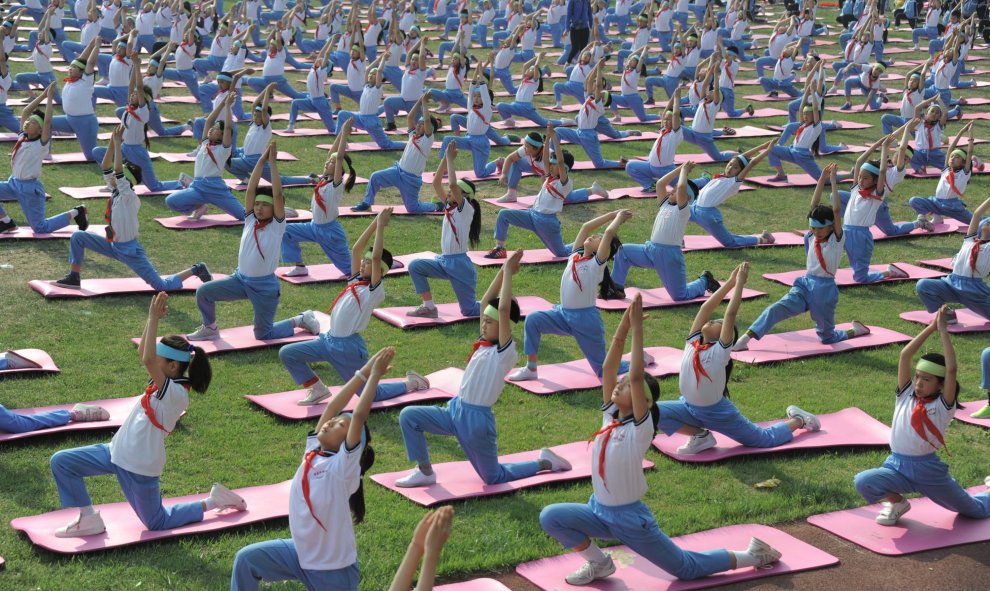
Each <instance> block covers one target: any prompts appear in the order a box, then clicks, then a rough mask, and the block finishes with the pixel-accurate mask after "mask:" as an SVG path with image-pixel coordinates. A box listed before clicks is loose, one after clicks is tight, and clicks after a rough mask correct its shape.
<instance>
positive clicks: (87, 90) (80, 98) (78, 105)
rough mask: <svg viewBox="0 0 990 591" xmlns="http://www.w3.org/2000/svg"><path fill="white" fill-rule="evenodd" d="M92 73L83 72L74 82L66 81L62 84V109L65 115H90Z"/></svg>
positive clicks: (92, 112)
mask: <svg viewBox="0 0 990 591" xmlns="http://www.w3.org/2000/svg"><path fill="white" fill-rule="evenodd" d="M93 82H94V80H93V74H87V73H86V72H83V74H82V77H81V78H80V79H79V80H76V81H74V82H66V83H65V84H64V85H63V86H62V111H63V112H64V113H65V114H66V115H72V116H81V115H92V114H94V113H95V111H94V110H93Z"/></svg>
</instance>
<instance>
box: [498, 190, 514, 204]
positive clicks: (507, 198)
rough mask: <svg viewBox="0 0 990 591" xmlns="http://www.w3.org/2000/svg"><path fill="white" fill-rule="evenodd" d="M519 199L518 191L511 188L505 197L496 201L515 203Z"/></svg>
mask: <svg viewBox="0 0 990 591" xmlns="http://www.w3.org/2000/svg"><path fill="white" fill-rule="evenodd" d="M518 198H519V194H518V193H517V192H516V190H515V189H511V188H510V189H509V190H508V191H506V192H505V195H502V196H501V197H499V198H498V199H496V201H497V202H499V203H515V202H516V200H517V199H518Z"/></svg>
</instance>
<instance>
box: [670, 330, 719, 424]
mask: <svg viewBox="0 0 990 591" xmlns="http://www.w3.org/2000/svg"><path fill="white" fill-rule="evenodd" d="M701 340H702V339H701V331H698V332H695V333H693V334H692V335H690V336H689V337H688V338H687V341H686V343H685V345H684V354H683V355H681V371H680V374H679V376H680V378H679V382H678V383H679V384H680V389H681V396H683V397H684V400H686V401H687V402H688V403H689V404H693V405H695V406H711V405H713V404H717V403H719V402H721V400H722V396H723V395H724V394H725V385H726V381H727V377H726V375H725V373H726V366H727V365H728V364H729V359H730V357H729V355H730V353H732V345H731V344H726V343H723V342H722V341H716V342H714V343H712V344H711V346H710V347H708V348H707V349H705V350H703V351H701V352H700V353H698V359H699V360H701V366H702V367H703V368H704V372H703V373H700V374H699V372H697V371H695V368H694V352H695V349H694V343H696V342H697V343H700V342H701ZM705 374H708V375H707V376H706V375H705Z"/></svg>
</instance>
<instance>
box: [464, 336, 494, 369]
mask: <svg viewBox="0 0 990 591" xmlns="http://www.w3.org/2000/svg"><path fill="white" fill-rule="evenodd" d="M494 346H495V343H493V342H491V341H487V340H485V339H484V338H479V339H478V340H477V341H475V342H474V347H472V348H471V354H470V355H468V358H467V360H468V363H471V358H472V357H474V353H475V352H476V351H477V350H478V349H480V348H481V347H494Z"/></svg>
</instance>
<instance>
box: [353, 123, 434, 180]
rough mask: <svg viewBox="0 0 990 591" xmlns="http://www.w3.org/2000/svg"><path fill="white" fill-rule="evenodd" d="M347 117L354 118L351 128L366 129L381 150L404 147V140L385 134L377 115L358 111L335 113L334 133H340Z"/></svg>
mask: <svg viewBox="0 0 990 591" xmlns="http://www.w3.org/2000/svg"><path fill="white" fill-rule="evenodd" d="M348 119H354V123H353V124H352V125H353V129H363V130H365V131H367V132H368V135H370V136H371V139H373V140H375V143H376V144H378V147H379V148H381V149H383V150H401V149H403V148H405V147H406V144H405V142H397V141H394V140H391V139H389V137H388V135H386V134H385V128H384V127H382V121H381V119H379V118H378V115H361V114H360V113H352V112H351V111H339V112H338V113H337V129H335V130H334V134H335V135H336V134H339V133H340V130H341V129H342V128H343V127H344V122H346V121H347V120H348ZM421 182H422V181H421Z"/></svg>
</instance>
